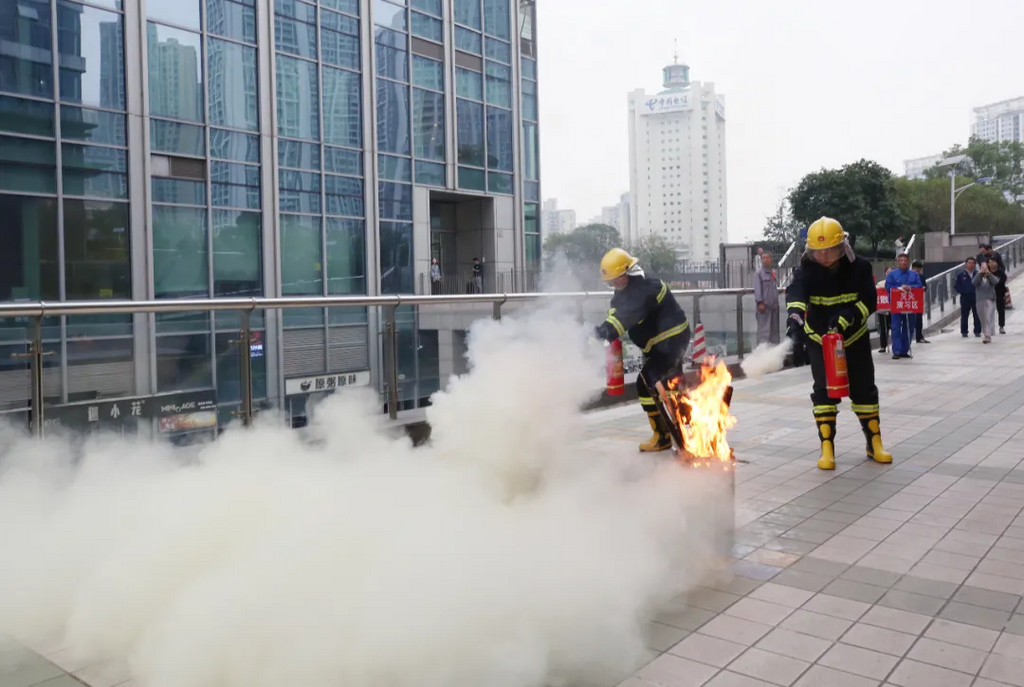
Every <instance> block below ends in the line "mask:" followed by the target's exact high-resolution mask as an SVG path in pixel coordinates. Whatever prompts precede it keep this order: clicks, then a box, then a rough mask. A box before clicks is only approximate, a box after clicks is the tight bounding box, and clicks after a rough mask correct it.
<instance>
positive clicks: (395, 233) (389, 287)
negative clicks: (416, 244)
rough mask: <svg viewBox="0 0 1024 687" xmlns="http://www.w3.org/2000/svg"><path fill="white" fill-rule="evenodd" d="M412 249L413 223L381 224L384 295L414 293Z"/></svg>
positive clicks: (381, 275)
mask: <svg viewBox="0 0 1024 687" xmlns="http://www.w3.org/2000/svg"><path fill="white" fill-rule="evenodd" d="M382 186H383V184H382ZM409 188H412V187H409ZM412 247H413V246H412V223H409V222H381V223H380V291H381V293H382V294H395V293H413V272H412V259H413V253H412Z"/></svg>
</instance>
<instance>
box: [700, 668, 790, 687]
mask: <svg viewBox="0 0 1024 687" xmlns="http://www.w3.org/2000/svg"><path fill="white" fill-rule="evenodd" d="M704 687H774V686H773V685H772V684H771V683H770V682H765V681H764V680H757V679H755V678H752V677H747V676H746V675H740V674H739V673H733V672H730V671H728V670H723V671H722V672H720V673H719V674H718V675H716V676H714V677H713V678H711V681H710V682H708V683H707V684H705V685H704Z"/></svg>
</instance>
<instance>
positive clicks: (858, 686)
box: [796, 666, 932, 687]
mask: <svg viewBox="0 0 1024 687" xmlns="http://www.w3.org/2000/svg"><path fill="white" fill-rule="evenodd" d="M796 687H878V680H873V679H871V678H869V677H862V676H860V675H852V674H851V673H844V672H843V671H841V670H836V669H835V668H828V667H826V666H811V669H810V670H808V671H807V672H806V673H804V676H803V677H802V678H800V679H799V680H798V681H797V683H796ZM929 687H932V686H931V685H929Z"/></svg>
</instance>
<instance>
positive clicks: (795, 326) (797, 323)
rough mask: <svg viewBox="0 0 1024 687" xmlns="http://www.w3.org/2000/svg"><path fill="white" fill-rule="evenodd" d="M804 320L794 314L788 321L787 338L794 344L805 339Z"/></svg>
mask: <svg viewBox="0 0 1024 687" xmlns="http://www.w3.org/2000/svg"><path fill="white" fill-rule="evenodd" d="M804 334H805V332H804V318H803V317H801V316H800V315H798V314H797V313H792V314H791V315H790V316H789V319H788V320H786V337H787V338H790V339H792V340H793V342H794V343H800V342H801V341H803V339H804Z"/></svg>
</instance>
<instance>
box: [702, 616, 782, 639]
mask: <svg viewBox="0 0 1024 687" xmlns="http://www.w3.org/2000/svg"><path fill="white" fill-rule="evenodd" d="M771 629H772V628H771V625H762V624H761V623H754V622H751V621H749V620H743V619H742V618H735V617H732V616H728V615H720V616H718V617H717V618H715V619H714V620H712V621H711V622H709V623H708V624H707V625H705V626H704V627H702V628H701V629H700V633H701V634H706V635H710V636H712V637H718V638H719V639H725V640H728V641H730V642H738V643H740V644H743V645H745V646H751V645H753V644H754V643H755V642H757V640H759V639H761V637H764V636H765V635H766V634H768V632H770V631H771Z"/></svg>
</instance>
